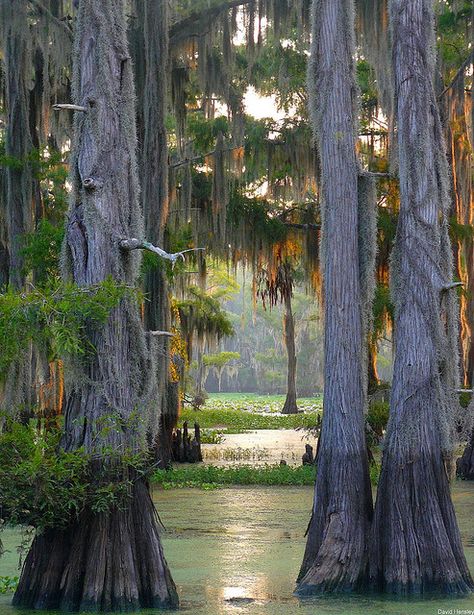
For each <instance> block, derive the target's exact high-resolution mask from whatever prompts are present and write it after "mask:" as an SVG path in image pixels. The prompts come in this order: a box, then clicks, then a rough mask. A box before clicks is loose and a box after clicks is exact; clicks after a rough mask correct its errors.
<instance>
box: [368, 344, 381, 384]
mask: <svg viewBox="0 0 474 615" xmlns="http://www.w3.org/2000/svg"><path fill="white" fill-rule="evenodd" d="M368 354H369V356H368V363H367V366H368V369H367V372H368V392H369V395H371V394H372V393H375V391H376V390H377V388H378V386H379V384H380V378H379V374H378V371H377V346H376V344H373V343H371V342H369V347H368Z"/></svg>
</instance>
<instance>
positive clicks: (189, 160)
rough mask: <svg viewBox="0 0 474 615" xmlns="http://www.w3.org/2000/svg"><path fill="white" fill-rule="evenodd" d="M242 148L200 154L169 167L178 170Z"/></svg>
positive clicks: (236, 147) (228, 148)
mask: <svg viewBox="0 0 474 615" xmlns="http://www.w3.org/2000/svg"><path fill="white" fill-rule="evenodd" d="M241 147H242V146H241V145H234V146H233V147H227V148H225V149H220V150H213V151H212V152H207V154H198V155H197V156H193V157H192V158H184V159H183V160H178V161H176V162H173V163H171V164H170V165H169V166H170V168H172V169H177V168H179V167H183V166H185V165H186V164H189V163H190V162H191V163H192V162H198V161H199V160H204V159H205V158H208V157H210V156H214V155H215V153H216V152H223V153H227V152H233V151H235V150H236V149H240V148H241Z"/></svg>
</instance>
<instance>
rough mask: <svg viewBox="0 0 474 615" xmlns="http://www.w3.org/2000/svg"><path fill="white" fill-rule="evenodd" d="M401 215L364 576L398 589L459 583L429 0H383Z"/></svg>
mask: <svg viewBox="0 0 474 615" xmlns="http://www.w3.org/2000/svg"><path fill="white" fill-rule="evenodd" d="M390 19H391V29H392V40H393V74H394V79H395V93H396V94H395V112H396V122H397V133H398V147H399V156H398V157H399V175H400V193H401V204H400V216H399V222H398V229H397V237H396V241H395V246H394V254H393V257H392V281H391V282H392V293H393V299H394V304H395V338H394V341H395V363H394V377H393V387H392V395H391V409H390V421H389V425H388V429H387V436H386V442H385V448H384V454H383V464H382V475H381V478H380V482H379V487H378V495H377V503H376V508H375V516H374V524H373V539H372V541H371V553H370V578H371V582H372V584H373V585H374V586H375V588H376V589H377V590H381V591H385V592H389V593H395V594H416V593H425V592H429V591H441V592H447V593H465V592H468V591H470V590H471V589H472V580H471V576H470V573H469V570H468V568H467V564H466V560H465V557H464V554H463V549H462V544H461V539H460V535H459V531H458V527H457V523H456V517H455V514H454V508H453V505H452V502H451V495H450V489H449V482H448V476H447V472H446V469H445V464H444V459H443V457H444V456H446V455H449V454H450V449H451V444H452V427H451V425H450V422H451V418H452V408H453V404H454V403H455V391H454V388H455V386H456V373H455V372H456V368H457V361H456V346H457V335H456V334H457V325H456V323H455V320H456V319H455V318H454V314H455V311H456V302H455V300H454V302H453V299H452V297H454V299H455V291H453V290H449V291H445V292H443V291H442V287H443V286H444V285H447V284H449V283H450V282H451V281H452V272H453V267H452V265H453V263H452V250H451V246H450V242H449V237H448V228H447V212H448V211H449V187H448V186H449V182H448V168H447V161H446V156H445V145H444V142H443V138H442V128H441V125H440V119H439V111H438V107H437V101H436V96H435V93H434V88H433V77H434V61H435V58H434V55H435V51H434V49H435V47H434V14H433V0H392V1H391V5H390Z"/></svg>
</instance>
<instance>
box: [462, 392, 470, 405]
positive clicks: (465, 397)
mask: <svg viewBox="0 0 474 615" xmlns="http://www.w3.org/2000/svg"><path fill="white" fill-rule="evenodd" d="M471 399H472V393H467V392H463V393H460V394H459V403H460V404H461V408H467V407H468V406H469V404H470V403H471Z"/></svg>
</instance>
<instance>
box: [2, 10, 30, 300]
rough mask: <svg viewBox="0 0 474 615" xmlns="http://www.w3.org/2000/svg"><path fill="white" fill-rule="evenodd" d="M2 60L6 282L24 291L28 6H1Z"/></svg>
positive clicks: (27, 222)
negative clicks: (4, 119)
mask: <svg viewBox="0 0 474 615" xmlns="http://www.w3.org/2000/svg"><path fill="white" fill-rule="evenodd" d="M0 9H1V12H0V18H1V20H2V22H3V23H2V27H3V29H4V31H3V39H4V58H5V60H4V61H5V86H6V107H7V114H8V115H7V124H6V131H5V153H6V155H7V156H9V157H11V158H12V161H11V162H10V164H8V165H7V168H6V216H5V218H6V223H7V229H8V246H9V262H10V263H9V264H10V270H9V282H10V284H11V285H12V286H13V287H14V288H16V289H20V288H23V286H24V283H25V275H24V271H23V256H22V252H21V248H22V244H21V242H22V237H23V235H24V234H25V233H27V232H29V231H31V230H32V228H33V211H32V198H33V179H32V168H31V163H30V162H28V155H29V154H31V150H32V148H33V145H32V141H31V136H30V124H29V98H30V92H29V90H28V75H29V71H30V68H31V66H30V52H29V45H28V29H27V28H25V24H26V23H27V2H26V1H25V0H19V2H15V3H12V2H8V1H7V0H3V1H2V4H1V6H0Z"/></svg>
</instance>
